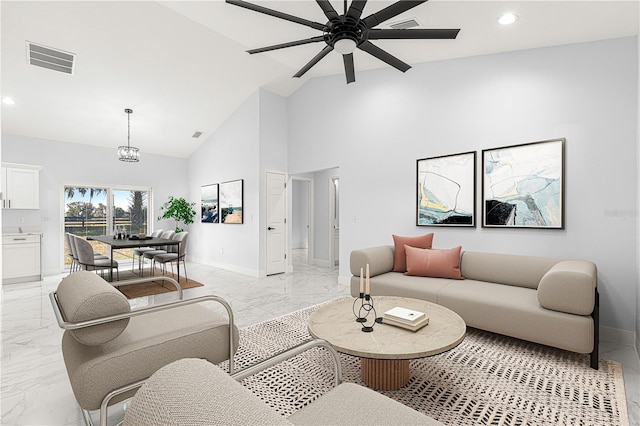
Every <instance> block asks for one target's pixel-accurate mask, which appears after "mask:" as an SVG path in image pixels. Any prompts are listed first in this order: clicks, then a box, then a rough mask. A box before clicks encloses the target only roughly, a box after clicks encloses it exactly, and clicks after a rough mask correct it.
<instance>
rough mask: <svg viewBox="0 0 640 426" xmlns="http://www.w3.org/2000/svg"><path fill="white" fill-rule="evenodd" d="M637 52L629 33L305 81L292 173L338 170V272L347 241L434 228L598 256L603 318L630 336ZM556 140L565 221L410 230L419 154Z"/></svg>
mask: <svg viewBox="0 0 640 426" xmlns="http://www.w3.org/2000/svg"><path fill="white" fill-rule="evenodd" d="M637 59H638V50H637V47H636V38H635V37H634V38H623V39H616V40H608V41H601V42H594V43H584V44H576V45H569V46H561V47H552V48H545V49H534V50H527V51H517V52H510V53H504V54H495V55H486V56H478V57H471V58H464V59H458V60H449V61H441V62H433V63H427V64H421V65H418V66H415V67H414V68H413V69H411V70H409V71H408V72H407V73H406V74H402V73H399V72H398V71H396V70H394V69H392V68H384V69H381V70H376V71H371V72H358V73H357V75H356V78H357V82H356V83H355V84H350V85H345V84H344V76H342V75H339V76H334V77H328V78H322V79H314V80H311V81H309V82H308V83H307V84H306V85H305V86H304V87H303V88H302V89H300V90H298V91H297V92H296V93H295V94H293V95H292V96H291V97H290V98H289V172H290V173H296V172H299V171H306V170H318V169H323V168H327V167H334V166H336V165H337V166H339V167H340V184H341V229H340V232H341V243H340V277H341V279H345V278H346V277H348V276H349V275H350V272H349V266H348V265H349V253H350V252H351V250H352V249H355V248H360V247H367V246H372V245H381V244H391V243H392V239H391V234H392V233H396V234H400V235H418V234H422V233H426V232H432V231H433V232H435V234H436V235H435V239H434V246H435V247H452V246H454V245H458V244H461V245H462V246H463V249H466V250H482V251H493V252H509V253H518V254H530V255H542V256H559V257H575V258H585V259H591V260H593V261H595V262H596V264H597V265H598V271H599V273H598V276H599V290H600V295H601V299H600V302H601V304H600V308H601V324H602V325H605V326H610V327H615V328H620V329H624V330H629V331H631V330H634V329H635V328H636V324H635V318H636V306H635V305H636V289H637V281H638V280H637V273H638V267H637V262H638V253H637V249H636V228H637V226H638V224H637V222H636V220H635V217H631V216H633V215H631V216H630V215H628V214H627V213H628V212H634V211H635V208H636V206H637V204H636V200H637V197H638V184H637V179H636V169H637V163H636V159H637V143H636V139H637V128H636V125H637V97H638V90H637V86H638V82H637ZM356 62H357V58H356ZM327 135H331V137H327ZM558 137H566V139H567V143H566V158H565V164H566V169H565V170H566V192H565V214H566V229H564V230H539V229H530V230H526V229H490V228H481V227H477V228H474V229H469V228H438V227H416V226H415V213H414V209H415V197H416V195H415V190H416V184H415V179H416V171H415V170H416V159H418V158H424V157H431V156H439V155H447V154H454V153H459V152H465V151H471V150H475V151H478V153H479V154H480V153H481V151H482V149H487V148H495V147H500V146H505V145H512V144H520V143H526V142H534V141H540V140H546V139H551V138H558ZM480 172H481V171H480V170H479V173H478V182H477V185H476V186H477V187H478V188H479V186H480ZM480 195H481V194H478V205H477V209H478V210H477V211H478V214H480V211H481V210H480V204H479V200H480V198H481V196H480ZM478 222H479V221H478Z"/></svg>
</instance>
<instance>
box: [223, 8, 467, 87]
mask: <svg viewBox="0 0 640 426" xmlns="http://www.w3.org/2000/svg"><path fill="white" fill-rule="evenodd" d="M425 1H426V0H425ZM227 3H230V4H233V5H236V6H240V7H243V8H245V9H249V10H252V11H254V12H259V13H264V14H266V15H269V16H273V17H276V18H280V19H284V20H285V21H289V22H294V23H296V24H300V25H304V26H306V27H310V28H313V29H315V30H318V31H321V32H322V34H321V35H317V36H315V37H311V38H307V39H303V40H297V41H291V42H288V43H281V44H276V45H273V46H267V47H261V48H258V49H251V50H248V51H247V52H249V53H250V54H254V53H262V52H268V51H272V50H277V49H283V48H286V47H292V46H299V45H302V44H309V43H320V42H324V43H325V45H324V48H323V49H322V50H321V51H320V53H318V54H317V55H316V56H315V57H313V58H312V59H311V60H310V61H309V62H308V63H307V64H306V65H305V66H304V67H302V69H300V71H298V72H297V73H296V74H295V75H294V77H302V76H303V75H304V74H305V73H306V72H307V71H309V70H310V69H311V68H312V67H313V66H314V65H315V64H317V63H318V62H319V61H320V60H321V59H322V58H324V57H325V56H327V55H328V54H329V53H330V52H331V51H332V50H335V51H336V52H338V53H339V54H340V55H342V60H343V62H344V72H345V75H346V77H347V84H349V83H353V82H354V81H356V75H355V69H354V65H353V52H354V51H355V50H356V48H358V49H360V50H362V51H364V52H367V53H368V54H369V55H372V56H375V57H376V58H378V59H380V60H381V61H383V62H385V63H387V64H389V65H391V66H392V67H394V68H396V69H397V70H399V71H402V72H405V71H407V70H408V69H409V68H411V66H410V65H409V64H406V63H404V62H403V61H401V60H400V59H398V58H396V57H395V56H392V55H391V54H389V53H388V52H387V51H385V50H382V49H381V48H379V47H378V46H376V45H374V44H373V43H371V42H370V41H369V40H393V39H395V40H398V39H414V40H434V39H435V40H445V39H455V38H456V37H457V36H458V32H459V31H460V29H424V28H420V29H412V30H411V29H406V28H405V29H394V28H375V27H377V26H378V25H380V24H382V23H383V22H385V21H388V20H389V19H392V18H394V17H396V16H398V15H400V14H402V13H403V12H406V11H408V10H410V9H413V8H414V7H416V6H418V5H420V4H422V3H424V1H406V0H405V1H398V2H396V3H393V4H391V5H390V6H387V7H385V8H383V9H380V10H378V11H377V12H375V13H373V14H371V15H369V16H366V17H365V18H362V13H363V11H364V9H365V6H366V4H367V2H366V0H365V1H352V2H351V5H350V6H349V8H348V9H347V2H346V0H345V2H344V13H343V14H342V15H339V14H338V12H336V10H335V9H334V8H333V6H332V5H331V3H330V2H328V1H319V2H318V5H319V6H320V8H321V9H322V11H323V12H324V15H325V16H326V18H327V19H328V22H326V23H320V22H314V21H309V20H307V19H304V18H301V17H297V16H293V15H289V14H287V13H283V12H280V11H278V10H273V9H268V8H266V7H264V6H262V5H255V4H252V3H249V2H246V1H240V0H227ZM374 3H376V2H374ZM374 7H375V6H374Z"/></svg>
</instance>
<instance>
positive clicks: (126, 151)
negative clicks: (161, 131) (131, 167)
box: [118, 108, 140, 163]
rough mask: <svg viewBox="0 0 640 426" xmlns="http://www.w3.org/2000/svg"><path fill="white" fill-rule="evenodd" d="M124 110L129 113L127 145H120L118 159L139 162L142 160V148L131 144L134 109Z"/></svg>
mask: <svg viewBox="0 0 640 426" xmlns="http://www.w3.org/2000/svg"><path fill="white" fill-rule="evenodd" d="M124 112H126V113H127V146H124V145H122V146H119V147H118V160H120V161H126V162H128V163H137V162H138V161H140V150H139V149H138V148H136V147H135V146H131V114H132V113H133V110H132V109H130V108H126V109H125V110H124Z"/></svg>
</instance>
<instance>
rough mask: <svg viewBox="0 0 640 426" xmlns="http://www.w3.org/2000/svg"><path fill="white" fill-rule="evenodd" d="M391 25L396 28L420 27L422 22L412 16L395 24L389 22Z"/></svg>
mask: <svg viewBox="0 0 640 426" xmlns="http://www.w3.org/2000/svg"><path fill="white" fill-rule="evenodd" d="M389 26H390V27H391V28H393V29H394V30H406V29H408V28H414V27H418V26H420V24H419V23H418V21H416V20H415V18H411V19H405V20H404V21H400V22H394V23H393V24H389Z"/></svg>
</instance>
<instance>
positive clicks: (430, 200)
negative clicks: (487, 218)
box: [416, 151, 477, 227]
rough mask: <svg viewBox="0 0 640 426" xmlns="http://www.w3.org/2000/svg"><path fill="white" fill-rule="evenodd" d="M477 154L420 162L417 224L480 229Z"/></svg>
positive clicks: (417, 180) (468, 153)
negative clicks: (477, 211) (476, 227)
mask: <svg viewBox="0 0 640 426" xmlns="http://www.w3.org/2000/svg"><path fill="white" fill-rule="evenodd" d="M476 164H477V162H476V152H475V151H471V152H463V153H459V154H451V155H443V156H439V157H429V158H421V159H418V160H417V161H416V178H417V179H416V225H417V226H463V227H475V226H476V174H477V169H476Z"/></svg>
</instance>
